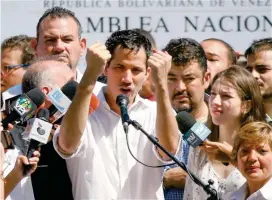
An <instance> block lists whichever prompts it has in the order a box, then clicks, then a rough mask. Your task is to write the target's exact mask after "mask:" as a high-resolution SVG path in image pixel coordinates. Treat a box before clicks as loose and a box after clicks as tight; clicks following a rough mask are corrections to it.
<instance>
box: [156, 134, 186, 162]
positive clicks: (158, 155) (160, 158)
mask: <svg viewBox="0 0 272 200" xmlns="http://www.w3.org/2000/svg"><path fill="white" fill-rule="evenodd" d="M158 150H159V148H158V147H157V146H156V145H153V153H154V154H155V156H156V158H157V159H158V160H159V161H161V162H162V163H164V164H171V163H173V160H164V159H163V158H162V157H161V156H160V154H159V152H158ZM181 153H182V136H181V134H180V137H179V142H178V149H177V151H176V153H175V154H174V155H173V156H175V157H176V158H177V156H178V155H180V154H181Z"/></svg>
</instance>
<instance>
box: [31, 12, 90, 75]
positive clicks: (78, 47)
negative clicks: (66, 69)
mask: <svg viewBox="0 0 272 200" xmlns="http://www.w3.org/2000/svg"><path fill="white" fill-rule="evenodd" d="M85 47H86V40H85V39H79V35H78V26H77V23H76V22H75V21H74V19H72V18H71V17H67V18H55V19H52V18H50V17H47V18H45V19H44V20H43V21H42V22H41V25H40V29H39V38H38V41H37V46H36V47H35V49H36V53H37V56H38V57H41V56H51V55H56V57H57V58H58V60H59V61H62V62H65V63H67V64H69V65H70V66H72V70H73V71H75V70H76V67H77V64H78V61H79V59H80V57H81V55H82V54H83V52H84V50H85Z"/></svg>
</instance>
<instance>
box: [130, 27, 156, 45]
mask: <svg viewBox="0 0 272 200" xmlns="http://www.w3.org/2000/svg"><path fill="white" fill-rule="evenodd" d="M132 30H133V31H136V32H138V33H140V34H142V35H143V36H145V37H146V38H147V39H148V40H149V42H150V43H151V46H152V48H156V46H157V45H156V42H155V39H154V37H153V35H152V34H151V33H150V32H148V31H146V30H144V29H139V28H135V29H132Z"/></svg>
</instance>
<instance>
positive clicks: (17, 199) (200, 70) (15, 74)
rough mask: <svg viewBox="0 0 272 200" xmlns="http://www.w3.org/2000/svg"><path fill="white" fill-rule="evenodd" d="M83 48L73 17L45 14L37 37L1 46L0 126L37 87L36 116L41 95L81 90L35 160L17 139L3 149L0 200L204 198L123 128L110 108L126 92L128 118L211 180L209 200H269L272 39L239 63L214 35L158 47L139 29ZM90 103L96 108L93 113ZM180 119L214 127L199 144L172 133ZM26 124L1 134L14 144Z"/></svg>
mask: <svg viewBox="0 0 272 200" xmlns="http://www.w3.org/2000/svg"><path fill="white" fill-rule="evenodd" d="M86 44H87V41H86V39H85V38H84V37H82V27H81V24H80V21H79V20H78V19H77V17H76V16H75V15H74V13H73V12H72V11H70V10H68V9H65V8H62V7H53V8H50V9H48V10H46V11H45V12H44V13H43V15H42V16H41V18H40V19H39V21H38V23H37V27H36V36H35V37H30V36H26V35H17V36H12V37H10V38H7V39H5V40H4V41H3V42H2V44H1V117H2V119H5V118H6V117H7V116H9V115H10V112H11V109H12V106H13V104H12V103H10V102H12V101H11V99H12V100H15V99H16V98H18V95H20V94H23V93H28V92H29V91H31V90H32V89H34V88H39V89H40V91H41V92H42V93H43V94H44V95H45V96H46V98H45V100H44V102H43V104H42V105H41V106H40V108H45V109H50V106H52V101H51V100H50V98H48V95H49V94H50V92H52V91H53V90H54V89H56V88H63V86H65V85H66V84H67V83H69V82H71V81H74V82H77V83H78V84H77V88H76V92H75V95H74V96H73V99H72V101H71V104H70V106H69V108H68V110H67V112H66V113H65V115H64V116H63V118H62V121H58V122H57V123H55V122H54V129H52V131H51V133H50V136H49V138H48V142H47V143H46V144H44V145H41V146H40V148H39V149H37V150H36V151H34V153H33V155H32V158H29V159H28V158H27V157H26V156H25V152H24V150H22V148H21V147H19V145H17V144H16V143H15V145H14V146H13V148H6V145H4V148H3V145H1V157H0V162H1V168H0V169H1V170H0V172H1V179H0V184H1V185H0V186H1V188H0V189H1V194H0V199H7V200H35V199H36V200H49V199H65V200H70V199H71V200H73V199H74V200H93V199H103V200H113V199H116V200H117V199H118V200H119V199H124V200H125V199H126V200H127V199H135V200H136V199H137V200H138V199H149V200H151V199H152V200H153V199H165V200H179V199H186V200H202V199H209V195H210V194H208V193H207V191H206V190H205V189H204V188H202V187H201V186H200V185H199V184H196V181H195V180H193V179H192V177H191V175H190V174H188V172H187V171H186V169H183V168H180V167H179V166H178V165H177V164H174V163H173V162H172V160H171V158H169V156H168V155H167V154H166V153H165V152H163V151H162V150H161V149H160V148H158V147H156V146H155V145H154V144H153V143H151V142H150V141H149V139H148V137H146V136H145V134H143V133H141V131H140V130H138V129H136V128H134V127H133V126H129V127H128V130H126V129H124V124H123V123H124V121H123V118H122V115H123V113H122V112H123V111H121V110H122V109H120V107H119V105H118V104H117V103H116V99H117V97H118V96H119V95H120V94H124V95H126V96H127V104H128V113H127V114H128V115H129V117H130V118H131V119H132V120H135V121H137V123H139V124H140V125H141V127H142V128H143V129H144V130H145V131H146V132H147V133H149V134H150V135H151V136H153V137H154V138H156V140H157V141H158V142H159V143H160V144H161V146H163V147H164V148H165V149H166V150H167V151H168V152H169V153H170V154H171V155H174V156H175V157H176V158H177V159H178V160H179V161H180V162H183V163H184V164H185V165H186V166H187V169H189V170H190V171H191V172H193V173H194V174H195V176H196V177H197V178H198V179H199V180H201V181H203V182H204V183H205V184H210V187H211V188H212V189H214V190H215V191H216V193H217V196H218V199H222V200H230V199H231V200H246V199H248V200H253V199H256V200H257V199H258V200H272V193H271V192H270V191H269V189H271V188H272V127H271V126H272V38H262V39H259V40H256V41H252V44H251V45H250V46H249V47H248V49H247V50H246V51H245V53H244V54H243V56H244V57H245V59H246V62H244V61H242V62H241V61H240V60H239V57H241V54H238V53H237V52H235V50H234V49H233V48H232V47H231V46H230V45H229V44H227V43H226V42H225V41H223V40H220V39H217V38H207V39H205V40H204V41H202V42H200V43H199V42H197V41H196V40H194V39H192V38H182V37H181V38H175V39H171V40H170V41H169V42H168V43H167V44H166V45H165V47H164V48H163V49H161V50H160V49H158V48H157V47H156V43H155V40H154V38H153V37H152V35H151V34H150V33H149V32H147V31H144V30H141V29H133V30H121V31H116V32H114V33H112V34H111V35H110V36H109V37H108V39H107V40H106V42H105V44H104V43H102V42H99V41H96V42H94V43H92V44H91V45H90V46H89V47H87V46H86ZM85 51H86V56H85V59H86V69H85V71H84V73H83V74H81V72H80V71H79V69H78V62H79V59H80V57H81V56H83V54H84V53H85ZM94 98H97V99H98V100H99V105H98V106H97V107H96V108H95V110H93V111H92V112H90V102H92V101H93V100H94ZM182 111H186V112H188V113H189V114H190V116H192V117H193V118H194V119H195V120H196V121H197V122H200V123H202V124H205V125H206V126H207V127H208V128H209V129H210V130H211V134H210V135H209V136H208V138H207V139H206V140H204V141H203V142H202V143H201V145H200V146H198V147H196V148H194V147H192V146H190V145H189V143H188V142H187V141H186V140H184V139H183V135H184V134H186V133H183V132H181V131H180V130H179V126H178V123H177V121H176V118H175V116H176V114H177V113H179V112H182ZM33 117H35V116H33ZM28 126H29V123H28V122H27V121H26V122H22V121H21V122H20V123H16V124H12V123H10V124H9V125H8V128H6V127H5V129H4V128H3V127H2V126H1V138H3V135H4V134H7V133H8V134H12V135H18V137H22V138H23V137H24V136H25V135H26V134H27V130H28V129H27V127H28ZM128 147H129V148H128ZM131 154H132V155H134V157H136V158H137V161H136V159H134V157H133V156H132V155H131ZM138 161H140V162H138ZM143 164H145V165H143ZM27 165H29V166H30V170H28V171H27V173H24V171H25V170H24V168H26V166H27ZM211 180H212V181H211Z"/></svg>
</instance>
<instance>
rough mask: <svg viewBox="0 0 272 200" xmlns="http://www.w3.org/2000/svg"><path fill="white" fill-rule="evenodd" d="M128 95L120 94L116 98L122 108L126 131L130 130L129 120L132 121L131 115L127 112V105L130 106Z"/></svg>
mask: <svg viewBox="0 0 272 200" xmlns="http://www.w3.org/2000/svg"><path fill="white" fill-rule="evenodd" d="M128 102H129V100H128V96H127V95H124V94H120V95H118V96H117V98H116V104H117V105H118V106H119V107H120V110H121V118H122V124H123V127H124V131H125V133H127V132H128V125H129V124H128V122H129V121H130V119H129V115H128V112H127V106H128Z"/></svg>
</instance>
